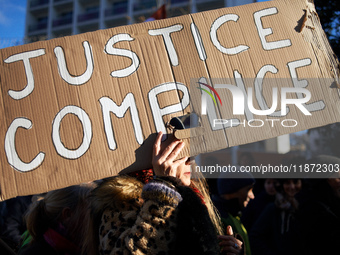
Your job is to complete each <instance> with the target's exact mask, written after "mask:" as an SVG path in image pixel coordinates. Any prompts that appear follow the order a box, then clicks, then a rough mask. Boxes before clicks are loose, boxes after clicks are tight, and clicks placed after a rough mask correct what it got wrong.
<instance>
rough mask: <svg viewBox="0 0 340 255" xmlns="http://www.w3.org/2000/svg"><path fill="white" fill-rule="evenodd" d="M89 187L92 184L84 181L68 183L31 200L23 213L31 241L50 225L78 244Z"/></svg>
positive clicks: (39, 236) (38, 237)
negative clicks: (72, 184) (27, 209)
mask: <svg viewBox="0 0 340 255" xmlns="http://www.w3.org/2000/svg"><path fill="white" fill-rule="evenodd" d="M91 190H92V186H91V185H87V184H86V185H85V184H84V185H77V186H70V187H67V188H63V189H59V190H53V191H50V192H48V193H46V194H45V195H44V196H43V197H40V198H38V199H37V200H36V201H35V202H33V203H32V205H31V207H30V209H29V211H28V213H27V214H26V222H27V229H28V231H29V233H30V235H31V236H32V238H33V241H36V240H38V239H41V238H43V235H44V233H45V232H46V230H47V229H49V228H52V229H54V230H57V232H59V233H60V232H62V233H60V234H62V235H64V236H65V237H66V238H67V239H69V240H70V241H73V242H74V243H76V244H79V242H80V240H81V236H80V233H82V231H81V229H82V225H83V220H84V217H85V215H86V210H87V209H88V207H87V197H88V195H89V192H90V191H91Z"/></svg>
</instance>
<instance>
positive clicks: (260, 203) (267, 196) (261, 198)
mask: <svg viewBox="0 0 340 255" xmlns="http://www.w3.org/2000/svg"><path fill="white" fill-rule="evenodd" d="M276 185H277V180H276V179H270V178H267V179H265V180H264V183H263V190H262V192H260V193H259V194H258V195H256V196H255V198H254V199H253V200H251V201H250V202H249V204H248V205H247V207H246V208H245V209H244V210H243V213H242V217H241V220H242V223H243V225H244V226H245V228H246V229H247V230H248V232H249V231H250V230H251V228H252V226H253V224H254V223H255V221H256V220H257V219H258V218H259V217H260V215H261V213H262V212H263V210H264V209H265V208H266V206H267V205H268V204H270V203H273V202H274V200H275V195H276V188H275V186H276Z"/></svg>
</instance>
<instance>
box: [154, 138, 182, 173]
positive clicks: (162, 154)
mask: <svg viewBox="0 0 340 255" xmlns="http://www.w3.org/2000/svg"><path fill="white" fill-rule="evenodd" d="M162 136H163V133H162V132H159V133H158V135H157V138H156V141H155V144H154V147H153V154H152V165H153V170H154V172H155V175H158V176H173V177H179V175H180V174H181V173H178V169H179V166H180V165H182V164H185V162H186V161H187V159H188V157H184V158H181V159H178V160H176V158H177V156H178V154H179V153H180V152H181V150H182V149H183V147H184V143H183V142H182V141H180V140H176V141H173V142H171V143H170V144H169V145H168V146H167V147H166V148H165V149H164V150H163V151H161V143H162Z"/></svg>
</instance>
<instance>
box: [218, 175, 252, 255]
mask: <svg viewBox="0 0 340 255" xmlns="http://www.w3.org/2000/svg"><path fill="white" fill-rule="evenodd" d="M254 184H255V179H254V177H253V176H252V175H251V174H250V173H246V172H244V173H241V172H240V173H225V174H223V175H221V176H220V178H219V179H218V180H217V189H218V195H213V196H212V201H213V203H214V205H215V206H216V208H217V210H218V211H219V213H220V214H221V219H222V223H223V226H224V228H228V226H231V227H232V229H233V230H234V232H235V233H236V235H237V238H238V239H240V240H241V241H242V242H243V244H244V245H243V246H242V249H243V251H242V254H247V255H250V254H251V251H250V244H249V240H248V233H247V230H246V229H245V227H244V226H243V224H242V222H241V220H240V218H241V215H242V210H243V209H244V208H245V207H246V206H247V204H248V203H249V201H250V200H252V199H254V194H253V191H252V189H253V187H254Z"/></svg>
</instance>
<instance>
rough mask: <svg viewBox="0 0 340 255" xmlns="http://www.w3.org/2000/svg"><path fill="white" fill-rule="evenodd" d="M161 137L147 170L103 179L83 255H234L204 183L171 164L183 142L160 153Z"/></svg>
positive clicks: (179, 163) (184, 164)
mask: <svg viewBox="0 0 340 255" xmlns="http://www.w3.org/2000/svg"><path fill="white" fill-rule="evenodd" d="M162 135H163V134H162V132H160V133H158V135H157V138H156V141H155V144H154V149H153V159H152V165H153V169H151V170H141V171H137V172H135V173H131V174H129V175H118V176H115V177H111V178H108V179H106V180H105V181H104V182H103V183H102V184H100V185H99V186H98V187H97V188H96V189H95V190H94V191H93V196H92V206H91V208H92V209H91V215H92V217H91V218H92V219H93V221H92V222H91V223H90V225H89V231H88V232H89V235H88V237H89V238H90V239H91V238H93V242H92V243H91V240H89V241H88V242H87V245H88V247H87V249H86V251H87V252H86V253H87V254H176V255H180V254H183V255H187V254H196V255H198V254H211V255H213V254H220V252H221V251H222V252H225V253H227V252H229V253H228V254H231V255H233V254H235V255H237V254H239V252H240V250H241V246H242V242H240V241H239V240H237V239H236V238H234V237H233V236H232V232H231V230H230V231H229V232H228V234H230V235H229V236H227V235H223V231H222V228H221V226H220V219H219V217H218V215H217V214H216V211H215V210H214V207H213V204H212V202H211V200H210V197H209V193H208V191H207V190H206V187H205V179H204V178H199V177H196V176H194V174H195V173H192V172H191V164H192V162H191V160H190V159H189V158H181V159H177V156H178V155H179V153H180V151H181V150H182V149H183V147H184V143H183V142H182V141H180V140H174V141H172V142H171V143H170V144H169V145H168V146H166V147H165V148H164V149H161V139H162ZM98 233H99V235H98ZM218 235H219V237H218Z"/></svg>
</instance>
